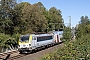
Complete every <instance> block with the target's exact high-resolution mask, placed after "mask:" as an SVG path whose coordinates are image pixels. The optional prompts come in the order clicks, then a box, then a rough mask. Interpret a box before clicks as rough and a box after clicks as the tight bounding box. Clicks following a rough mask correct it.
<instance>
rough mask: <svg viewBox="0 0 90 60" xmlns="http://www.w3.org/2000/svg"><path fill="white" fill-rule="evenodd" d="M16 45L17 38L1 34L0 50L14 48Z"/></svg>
mask: <svg viewBox="0 0 90 60" xmlns="http://www.w3.org/2000/svg"><path fill="white" fill-rule="evenodd" d="M15 43H16V40H15V38H12V37H10V35H5V34H3V33H0V48H2V49H1V50H3V49H4V48H9V47H12V46H13V45H14V44H15Z"/></svg>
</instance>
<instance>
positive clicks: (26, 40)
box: [20, 35, 29, 42]
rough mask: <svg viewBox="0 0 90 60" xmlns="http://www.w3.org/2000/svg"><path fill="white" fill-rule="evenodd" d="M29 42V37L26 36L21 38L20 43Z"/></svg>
mask: <svg viewBox="0 0 90 60" xmlns="http://www.w3.org/2000/svg"><path fill="white" fill-rule="evenodd" d="M28 41H29V36H27V35H25V36H21V37H20V42H28Z"/></svg>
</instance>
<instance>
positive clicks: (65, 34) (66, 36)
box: [63, 27, 71, 40]
mask: <svg viewBox="0 0 90 60" xmlns="http://www.w3.org/2000/svg"><path fill="white" fill-rule="evenodd" d="M63 39H65V40H70V39H71V29H70V28H69V27H65V28H64V32H63Z"/></svg>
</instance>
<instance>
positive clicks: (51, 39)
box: [18, 33, 61, 53]
mask: <svg viewBox="0 0 90 60" xmlns="http://www.w3.org/2000/svg"><path fill="white" fill-rule="evenodd" d="M59 42H61V40H60V36H59V35H58V34H53V33H51V34H26V35H21V36H20V39H19V47H18V51H19V52H20V53H28V52H32V50H34V49H37V48H40V47H42V46H46V45H50V44H56V43H59Z"/></svg>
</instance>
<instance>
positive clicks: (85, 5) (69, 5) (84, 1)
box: [21, 0, 90, 27]
mask: <svg viewBox="0 0 90 60" xmlns="http://www.w3.org/2000/svg"><path fill="white" fill-rule="evenodd" d="M21 2H29V3H30V4H34V3H37V2H41V3H42V4H43V5H44V7H45V8H46V9H48V10H49V9H50V8H51V7H56V8H57V9H59V10H60V11H61V12H62V17H63V19H64V23H65V24H68V23H69V20H70V19H69V16H71V27H75V26H76V25H77V24H78V22H79V21H80V18H81V16H88V18H89V19H90V0H21Z"/></svg>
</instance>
